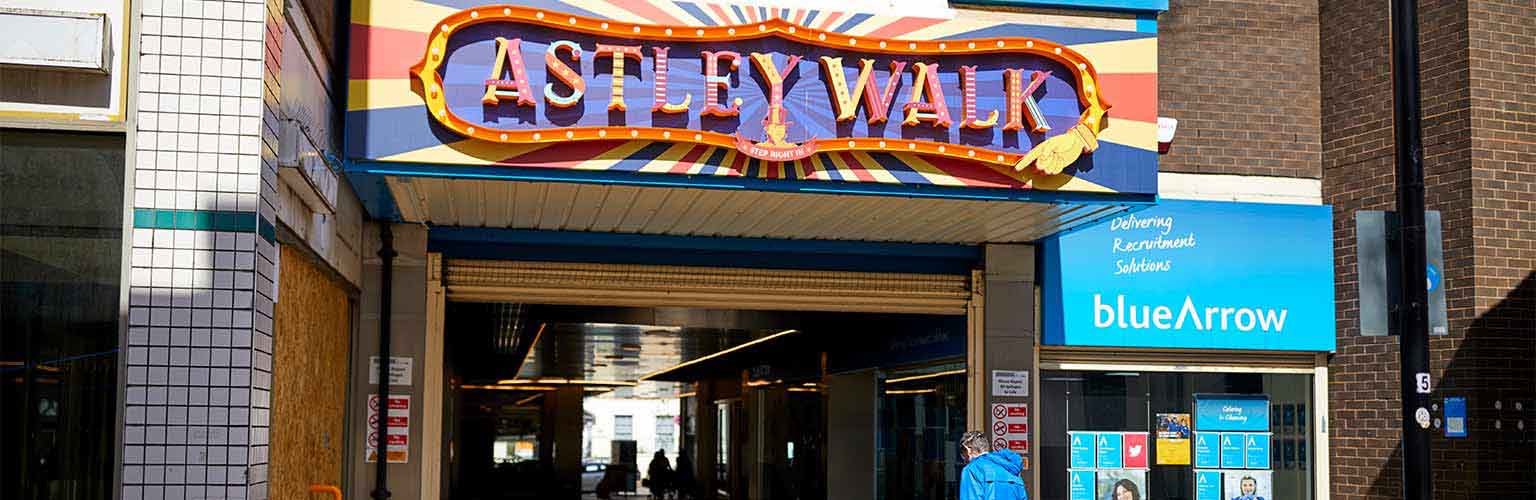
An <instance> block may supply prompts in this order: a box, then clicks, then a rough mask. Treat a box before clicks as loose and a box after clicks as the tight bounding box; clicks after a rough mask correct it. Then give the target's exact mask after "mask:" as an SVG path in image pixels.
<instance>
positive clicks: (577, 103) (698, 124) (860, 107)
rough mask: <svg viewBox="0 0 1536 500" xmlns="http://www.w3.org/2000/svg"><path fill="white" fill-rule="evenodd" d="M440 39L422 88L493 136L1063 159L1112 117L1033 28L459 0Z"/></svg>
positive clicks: (1082, 72)
mask: <svg viewBox="0 0 1536 500" xmlns="http://www.w3.org/2000/svg"><path fill="white" fill-rule="evenodd" d="M430 37H431V38H430V40H429V41H428V44H427V51H426V53H425V54H424V55H423V59H422V61H421V62H420V63H419V64H417V65H416V66H415V67H413V68H412V72H413V76H414V77H415V78H416V80H417V82H416V83H417V84H418V87H417V89H416V90H417V91H418V92H420V93H421V95H422V96H423V97H424V98H425V100H426V102H427V105H428V108H429V110H430V112H431V114H432V116H433V117H434V118H435V119H436V120H437V121H438V122H439V123H441V124H442V125H444V126H446V127H447V128H449V129H451V130H453V131H454V132H456V133H458V134H461V135H464V136H469V137H474V138H477V139H482V140H486V141H493V142H503V143H544V142H562V141H593V140H626V139H627V140H659V141H673V142H692V143H701V144H711V145H715V146H723V147H734V148H736V149H738V150H740V151H741V152H743V153H745V154H747V155H749V156H752V157H756V158H760V159H763V160H769V161H790V160H796V159H800V158H804V157H806V156H809V155H811V154H814V153H816V152H819V151H911V152H917V153H923V154H929V155H939V156H948V157H952V158H958V159H963V160H968V161H976V162H983V163H989V164H993V165H996V166H1005V167H1012V168H1014V169H1019V170H1022V169H1024V168H1034V169H1036V170H1038V171H1040V172H1042V173H1046V174H1056V173H1059V172H1061V171H1062V170H1063V169H1065V168H1066V167H1067V166H1069V165H1071V164H1072V163H1073V162H1074V161H1076V160H1077V158H1079V157H1080V156H1081V155H1083V154H1087V153H1092V152H1093V151H1094V150H1095V149H1096V148H1097V147H1098V142H1097V137H1098V134H1099V132H1100V131H1101V130H1102V129H1103V128H1104V127H1105V126H1107V123H1106V121H1107V120H1106V112H1107V110H1108V108H1109V104H1108V103H1107V102H1106V101H1105V100H1104V97H1103V95H1102V93H1101V92H1100V91H1099V89H1096V88H1095V84H1094V82H1095V81H1097V75H1096V74H1095V72H1094V69H1093V66H1092V65H1091V64H1090V63H1089V62H1088V60H1087V59H1086V58H1084V57H1083V56H1082V55H1080V54H1077V53H1076V52H1073V51H1072V50H1070V49H1068V48H1065V47H1063V46H1061V45H1058V44H1055V43H1052V42H1049V41H1045V40H1038V39H1028V38H1009V39H977V40H942V41H939V40H934V41H906V40H886V39H878V38H864V37H856V36H849V35H840V34H835V33H830V32H823V31H818V30H814V29H811V28H807V27H804V26H799V25H795V24H791V23H788V22H786V21H783V20H778V19H774V20H770V21H766V22H763V23H759V24H752V25H738V26H716V27H678V26H671V27H669V26H654V25H636V24H626V23H620V22H615V21H605V20H598V19H587V18H583V17H579V16H572V15H567V14H560V13H557V12H552V11H542V10H538V9H532V8H526V7H513V6H486V7H479V8H473V9H467V10H464V11H460V12H458V13H455V14H453V15H450V16H449V17H448V18H446V19H444V20H442V21H441V22H440V23H438V25H437V27H436V29H435V30H434V31H433V33H432V34H431V35H430ZM603 89H606V90H607V91H608V92H607V93H606V94H607V95H594V94H600V93H601V92H602V90H603Z"/></svg>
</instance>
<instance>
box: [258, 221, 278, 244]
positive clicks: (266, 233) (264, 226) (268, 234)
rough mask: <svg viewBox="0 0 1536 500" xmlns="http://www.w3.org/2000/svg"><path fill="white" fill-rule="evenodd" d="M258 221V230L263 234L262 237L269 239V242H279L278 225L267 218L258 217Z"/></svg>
mask: <svg viewBox="0 0 1536 500" xmlns="http://www.w3.org/2000/svg"><path fill="white" fill-rule="evenodd" d="M257 221H258V222H259V224H257V225H256V232H257V233H258V234H261V239H264V240H267V243H277V227H275V226H273V225H272V223H271V222H267V220H266V219H258V220H257Z"/></svg>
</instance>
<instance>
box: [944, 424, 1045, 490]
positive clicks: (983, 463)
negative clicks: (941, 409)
mask: <svg viewBox="0 0 1536 500" xmlns="http://www.w3.org/2000/svg"><path fill="white" fill-rule="evenodd" d="M960 455H961V456H962V457H964V458H965V461H966V464H965V469H963V470H961V471H960V500H1028V499H1029V494H1028V493H1027V492H1026V491H1024V480H1023V479H1022V478H1020V477H1019V473H1020V472H1021V471H1023V470H1024V459H1023V457H1020V456H1019V454H1017V453H1014V452H1013V451H1010V450H997V451H993V450H992V443H991V442H990V441H988V440H987V435H986V434H985V433H981V432H977V431H970V432H967V433H965V434H964V435H962V436H961V437H960Z"/></svg>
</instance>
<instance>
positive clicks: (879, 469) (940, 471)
mask: <svg viewBox="0 0 1536 500" xmlns="http://www.w3.org/2000/svg"><path fill="white" fill-rule="evenodd" d="M882 375H883V376H882V378H881V381H880V396H879V411H880V426H879V428H878V430H877V433H876V447H877V449H876V462H875V476H876V486H875V489H876V494H875V496H876V498H877V499H879V500H951V499H954V498H957V497H958V496H959V494H960V482H959V481H960V479H959V472H960V468H961V467H962V466H963V464H962V463H961V462H960V461H959V452H958V451H957V450H958V449H959V448H958V445H957V444H956V443H957V442H958V441H959V439H960V435H961V434H964V433H965V397H966V395H965V362H964V360H963V359H954V360H948V361H946V362H940V363H933V364H927V365H923V366H918V367H913V368H907V369H897V370H888V371H884V372H883V373H882Z"/></svg>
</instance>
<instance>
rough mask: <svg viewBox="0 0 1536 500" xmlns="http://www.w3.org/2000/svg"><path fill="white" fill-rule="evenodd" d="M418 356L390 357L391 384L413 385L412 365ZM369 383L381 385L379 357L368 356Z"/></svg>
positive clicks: (399, 385) (398, 385) (400, 385)
mask: <svg viewBox="0 0 1536 500" xmlns="http://www.w3.org/2000/svg"><path fill="white" fill-rule="evenodd" d="M415 359H416V358H412V357H410V356H390V357H389V385H392V386H395V387H407V386H410V385H411V365H412V364H414V363H415ZM368 383H369V384H373V385H379V357H378V356H369V357H368Z"/></svg>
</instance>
